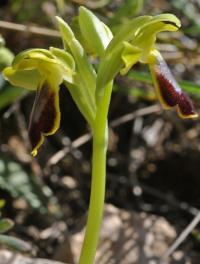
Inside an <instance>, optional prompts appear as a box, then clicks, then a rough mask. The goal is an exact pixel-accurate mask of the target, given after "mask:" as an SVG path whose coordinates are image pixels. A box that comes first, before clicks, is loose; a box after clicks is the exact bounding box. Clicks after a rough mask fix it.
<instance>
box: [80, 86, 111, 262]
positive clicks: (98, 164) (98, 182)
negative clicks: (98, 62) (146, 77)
mask: <svg viewBox="0 0 200 264" xmlns="http://www.w3.org/2000/svg"><path fill="white" fill-rule="evenodd" d="M111 92H112V83H109V84H108V85H107V86H106V87H105V94H104V96H103V98H102V100H101V101H100V103H99V105H98V108H97V114H96V118H95V122H94V127H93V157H92V184H91V194H90V206H89V213H88V220H87V226H86V231H85V238H84V242H83V247H82V250H81V256H80V260H79V264H93V263H94V258H95V253H96V249H97V244H98V239H99V232H100V228H101V222H102V216H103V209H104V198H105V180H106V151H107V142H108V140H107V139H108V126H107V115H108V108H109V104H110V97H111Z"/></svg>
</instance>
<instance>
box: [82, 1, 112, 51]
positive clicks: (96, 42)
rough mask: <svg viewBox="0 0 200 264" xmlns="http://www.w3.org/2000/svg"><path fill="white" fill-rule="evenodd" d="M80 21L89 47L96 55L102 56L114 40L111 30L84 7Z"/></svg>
mask: <svg viewBox="0 0 200 264" xmlns="http://www.w3.org/2000/svg"><path fill="white" fill-rule="evenodd" d="M78 19H79V25H80V31H81V33H82V36H83V38H84V41H85V42H86V43H87V46H88V47H89V49H90V50H91V51H92V52H93V53H94V54H97V55H99V56H102V55H103V53H104V51H105V49H106V47H107V46H108V44H109V43H110V41H111V39H112V38H113V35H112V32H111V30H110V29H109V28H108V27H107V26H106V25H105V24H104V23H103V22H102V21H100V20H99V19H98V18H97V17H96V16H95V15H94V14H93V13H92V12H91V11H89V10H88V9H87V8H85V7H83V6H81V7H80V8H79V16H78Z"/></svg>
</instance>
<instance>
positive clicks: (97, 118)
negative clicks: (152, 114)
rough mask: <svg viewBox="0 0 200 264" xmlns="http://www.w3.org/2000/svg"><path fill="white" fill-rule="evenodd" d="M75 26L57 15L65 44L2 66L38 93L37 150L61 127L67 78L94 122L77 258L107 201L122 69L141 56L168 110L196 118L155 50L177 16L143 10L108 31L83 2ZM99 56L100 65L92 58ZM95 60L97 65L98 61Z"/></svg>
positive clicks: (90, 246) (90, 256) (91, 246)
mask: <svg viewBox="0 0 200 264" xmlns="http://www.w3.org/2000/svg"><path fill="white" fill-rule="evenodd" d="M79 11H80V12H79V16H78V17H77V19H76V20H75V22H76V23H75V24H74V31H73V30H72V29H71V28H70V26H69V25H68V24H67V23H66V22H65V21H64V20H62V19H61V18H58V17H57V21H58V25H59V29H60V33H61V37H62V40H63V45H64V50H61V49H56V48H50V50H44V49H31V50H27V51H24V52H22V53H20V54H19V55H17V56H16V58H15V59H14V61H13V63H12V66H11V67H8V68H6V69H5V70H4V72H3V74H4V76H5V78H6V79H7V80H8V81H10V82H11V83H12V84H13V85H16V86H21V87H24V88H27V89H29V90H35V91H36V99H35V103H34V106H33V110H32V114H31V121H30V125H29V134H30V139H31V143H32V147H33V150H32V154H33V155H34V156H35V155H36V154H37V150H38V148H39V147H40V146H41V144H42V143H43V141H44V136H48V135H52V134H53V133H55V132H56V130H57V129H58V127H59V123H60V110H59V86H60V85H61V83H63V84H64V85H65V86H66V87H67V89H68V90H69V92H70V93H71V95H72V98H73V99H74V101H75V103H76V105H77V107H78V108H79V110H80V112H81V113H82V114H83V116H84V117H85V119H86V121H87V122H88V124H89V125H90V127H91V130H92V134H93V158H92V187H91V196H90V206H89V213H88V222H87V226H86V232H85V239H84V243H83V247H82V251H81V256H80V261H79V264H86V263H87V264H92V263H93V262H94V257H95V252H96V247H97V243H98V237H99V230H100V226H101V219H102V214H103V206H104V195H105V176H106V150H107V139H108V126H107V115H108V109H109V104H110V99H111V93H112V86H113V81H114V78H115V77H116V75H117V74H121V75H125V74H126V73H127V72H128V71H129V70H130V69H131V68H132V67H133V66H134V65H135V64H136V63H137V62H140V63H145V64H148V65H149V67H150V71H151V73H152V77H153V81H154V84H155V87H156V92H157V94H158V99H159V100H160V102H161V104H162V105H163V107H164V108H172V107H177V111H178V114H179V115H180V116H181V117H183V118H193V117H197V113H196V112H195V110H194V107H193V104H192V102H191V100H190V99H189V97H188V96H187V95H186V94H185V93H184V92H183V91H182V90H181V88H180V87H179V86H178V84H177V83H176V81H175V79H174V77H173V76H172V74H171V72H170V70H169V68H168V66H167V64H166V63H165V61H164V59H163V58H162V56H161V54H160V53H159V51H158V50H157V49H156V46H155V42H156V36H157V34H158V33H159V32H162V31H176V30H178V29H179V27H180V21H179V20H178V19H177V18H176V17H175V16H173V15H171V14H162V15H158V16H155V17H152V16H141V17H138V18H134V19H132V20H130V21H129V22H127V23H126V24H124V25H122V26H121V28H119V30H118V32H117V33H116V34H115V35H114V36H113V34H112V32H111V30H110V29H109V28H108V27H107V26H106V25H105V24H104V23H103V22H102V21H100V20H99V19H98V18H97V17H96V16H95V15H94V14H93V13H92V12H91V11H89V10H87V9H86V8H84V7H80V10H79ZM92 56H93V57H95V58H96V60H95V64H94V63H92V62H91V61H94V60H91V57H92ZM96 62H97V63H96Z"/></svg>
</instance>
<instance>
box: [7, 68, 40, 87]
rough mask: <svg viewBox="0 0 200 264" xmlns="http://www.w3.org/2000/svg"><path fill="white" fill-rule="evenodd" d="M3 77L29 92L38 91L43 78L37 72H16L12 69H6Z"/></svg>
mask: <svg viewBox="0 0 200 264" xmlns="http://www.w3.org/2000/svg"><path fill="white" fill-rule="evenodd" d="M3 76H4V78H5V79H6V80H7V81H9V82H10V83H11V84H12V85H14V86H18V87H22V88H25V89H28V90H36V89H37V87H38V85H39V83H40V81H41V78H42V77H41V75H40V73H39V72H38V71H37V70H15V69H13V68H12V67H7V68H5V69H4V70H3Z"/></svg>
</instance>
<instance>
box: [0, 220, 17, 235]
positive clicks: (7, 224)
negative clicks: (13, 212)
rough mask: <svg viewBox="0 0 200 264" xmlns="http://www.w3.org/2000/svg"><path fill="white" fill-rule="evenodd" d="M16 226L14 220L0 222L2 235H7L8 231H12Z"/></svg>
mask: <svg viewBox="0 0 200 264" xmlns="http://www.w3.org/2000/svg"><path fill="white" fill-rule="evenodd" d="M13 226H14V223H13V221H12V220H10V219H6V218H4V219H1V220H0V233H1V234H2V233H5V232H7V231H8V230H10V229H11V228H12V227H13Z"/></svg>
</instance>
